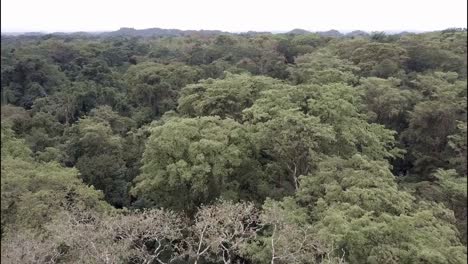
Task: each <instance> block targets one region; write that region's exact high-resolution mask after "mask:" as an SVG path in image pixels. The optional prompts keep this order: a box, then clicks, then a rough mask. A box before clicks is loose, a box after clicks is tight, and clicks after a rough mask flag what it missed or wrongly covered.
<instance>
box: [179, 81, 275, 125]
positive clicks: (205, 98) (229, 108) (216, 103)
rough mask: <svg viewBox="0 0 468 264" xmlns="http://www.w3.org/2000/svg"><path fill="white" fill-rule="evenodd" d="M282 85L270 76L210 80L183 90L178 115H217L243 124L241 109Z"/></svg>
mask: <svg viewBox="0 0 468 264" xmlns="http://www.w3.org/2000/svg"><path fill="white" fill-rule="evenodd" d="M277 85H280V82H279V81H276V80H274V79H272V78H267V77H253V76H249V75H246V74H241V75H233V74H227V75H226V77H225V78H224V79H222V80H213V79H207V80H202V81H200V82H199V83H197V84H192V85H188V86H186V87H184V88H183V89H182V91H181V97H180V98H179V106H178V108H177V110H178V112H179V113H181V114H183V115H187V116H192V117H193V116H214V115H218V116H220V117H222V118H233V119H235V120H238V121H240V120H241V117H242V110H244V109H245V108H248V107H250V106H252V104H253V102H254V101H255V100H256V99H257V98H259V97H260V94H261V92H262V91H264V90H266V89H271V88H272V87H274V86H277Z"/></svg>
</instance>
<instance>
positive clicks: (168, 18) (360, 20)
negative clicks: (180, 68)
mask: <svg viewBox="0 0 468 264" xmlns="http://www.w3.org/2000/svg"><path fill="white" fill-rule="evenodd" d="M1 7H2V8H1V28H2V32H7V31H10V32H15V31H16V32H18V31H19V32H22V31H45V32H56V31H64V32H69V31H110V30H117V29H119V28H120V27H133V28H136V29H143V28H151V27H160V28H178V29H184V30H185V29H196V30H199V29H219V30H225V31H233V32H238V31H248V30H257V31H261V30H265V31H286V30H291V29H294V28H302V29H307V30H312V31H317V30H329V29H338V30H351V29H361V30H367V31H376V30H421V31H424V30H440V29H445V28H448V27H466V26H467V0H443V1H435V0H385V1H380V0H284V1H275V0H230V1H224V0H191V1H190V0H185V1H182V0H167V1H158V0H133V1H130V0H1Z"/></svg>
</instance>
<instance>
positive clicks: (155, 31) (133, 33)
mask: <svg viewBox="0 0 468 264" xmlns="http://www.w3.org/2000/svg"><path fill="white" fill-rule="evenodd" d="M448 30H466V29H448ZM342 32H347V31H342ZM417 33H421V32H416V31H411V32H408V31H402V32H401V31H385V34H389V35H393V34H398V35H407V34H417ZM222 34H226V35H228V34H229V35H231V34H232V35H233V34H239V35H247V36H256V35H269V34H291V35H305V34H318V35H320V36H325V37H336V38H338V37H344V36H345V37H358V36H360V37H365V36H369V35H370V33H368V32H365V31H362V30H354V31H351V32H349V31H348V33H346V34H345V33H341V32H340V31H338V30H336V29H332V30H328V31H316V32H312V31H309V30H305V29H301V28H295V29H293V30H291V31H288V32H284V31H247V32H227V31H221V30H181V29H164V28H146V29H134V28H129V27H122V28H120V29H119V30H116V31H106V32H83V31H80V32H54V33H47V32H2V36H3V37H7V36H13V37H15V36H17V37H42V36H47V37H48V36H80V37H181V36H194V35H195V36H207V37H209V36H214V35H222Z"/></svg>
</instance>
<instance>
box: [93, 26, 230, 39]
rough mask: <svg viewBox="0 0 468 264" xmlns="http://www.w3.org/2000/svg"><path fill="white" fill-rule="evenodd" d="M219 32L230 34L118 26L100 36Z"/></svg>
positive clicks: (148, 35) (205, 34) (161, 35)
mask: <svg viewBox="0 0 468 264" xmlns="http://www.w3.org/2000/svg"><path fill="white" fill-rule="evenodd" d="M219 34H231V33H229V32H223V31H220V30H180V29H163V28H147V29H134V28H120V29H119V30H117V31H111V32H105V33H101V35H102V36H132V37H180V36H187V35H204V36H212V35H219Z"/></svg>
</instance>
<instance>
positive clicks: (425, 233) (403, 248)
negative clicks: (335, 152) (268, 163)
mask: <svg viewBox="0 0 468 264" xmlns="http://www.w3.org/2000/svg"><path fill="white" fill-rule="evenodd" d="M301 182H302V185H301V190H300V192H299V193H298V199H299V201H300V202H301V203H305V204H307V205H308V206H309V208H310V210H311V211H310V215H311V217H312V218H314V219H315V221H316V222H315V223H314V229H315V230H317V236H318V238H319V239H323V240H325V241H327V244H329V245H336V246H338V247H339V248H342V249H343V250H344V251H345V252H346V259H347V260H349V261H350V262H351V263H356V262H357V263H382V261H390V263H427V262H429V263H461V262H463V261H464V258H465V256H466V249H465V248H464V247H463V246H462V244H461V243H460V242H459V240H458V239H457V235H458V232H457V231H456V229H455V228H454V227H453V226H452V225H451V223H452V222H453V214H451V212H450V211H449V210H447V209H445V208H444V207H442V206H440V205H437V204H425V203H422V204H414V203H413V199H414V198H413V197H412V196H411V195H410V194H408V193H405V192H403V191H399V190H398V188H397V185H396V183H395V182H394V180H393V175H392V174H391V172H390V170H389V169H388V165H387V164H386V163H385V162H376V161H369V160H368V159H367V158H366V157H362V156H354V157H352V158H351V159H349V160H341V159H337V158H333V159H330V160H328V161H324V162H323V163H322V164H320V166H319V169H318V171H317V173H314V174H311V175H308V176H305V177H303V178H302V181H301Z"/></svg>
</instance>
